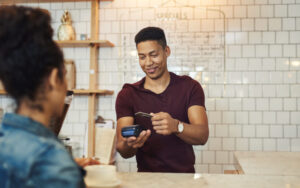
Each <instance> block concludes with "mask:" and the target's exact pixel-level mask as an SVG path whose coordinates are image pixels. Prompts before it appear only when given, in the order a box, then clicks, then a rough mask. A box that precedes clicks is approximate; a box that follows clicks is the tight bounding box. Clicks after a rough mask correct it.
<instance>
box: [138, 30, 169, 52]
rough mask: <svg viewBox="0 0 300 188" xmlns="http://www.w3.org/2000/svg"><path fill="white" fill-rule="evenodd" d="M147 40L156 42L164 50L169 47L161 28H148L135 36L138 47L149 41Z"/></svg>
mask: <svg viewBox="0 0 300 188" xmlns="http://www.w3.org/2000/svg"><path fill="white" fill-rule="evenodd" d="M147 40H155V41H157V42H158V43H159V44H160V45H161V46H162V47H163V48H165V47H166V46H167V40H166V36H165V33H164V30H162V29H161V28H159V27H146V28H144V29H142V30H140V31H139V32H138V33H137V34H136V35H135V39H134V41H135V44H136V46H137V45H138V44H139V43H140V42H144V41H147Z"/></svg>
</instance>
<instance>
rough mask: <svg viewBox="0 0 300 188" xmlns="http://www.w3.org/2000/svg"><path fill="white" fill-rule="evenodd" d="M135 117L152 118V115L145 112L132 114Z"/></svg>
mask: <svg viewBox="0 0 300 188" xmlns="http://www.w3.org/2000/svg"><path fill="white" fill-rule="evenodd" d="M134 115H135V116H140V117H146V118H152V115H150V114H148V113H145V112H137V113H135V114H134Z"/></svg>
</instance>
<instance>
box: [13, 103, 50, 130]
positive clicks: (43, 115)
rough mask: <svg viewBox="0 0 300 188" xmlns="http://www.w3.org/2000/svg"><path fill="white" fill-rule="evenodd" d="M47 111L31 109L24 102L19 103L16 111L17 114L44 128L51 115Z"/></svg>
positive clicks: (47, 124)
mask: <svg viewBox="0 0 300 188" xmlns="http://www.w3.org/2000/svg"><path fill="white" fill-rule="evenodd" d="M47 111H48V109H45V108H43V110H42V111H41V110H40V109H38V108H32V107H31V106H30V105H28V103H26V102H21V104H20V106H19V108H18V110H17V114H20V115H23V116H26V117H29V118H31V119H32V120H34V121H37V122H39V123H41V124H43V125H44V126H46V127H48V126H49V122H50V118H51V115H50V114H49V113H48V112H47Z"/></svg>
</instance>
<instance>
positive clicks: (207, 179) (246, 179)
mask: <svg viewBox="0 0 300 188" xmlns="http://www.w3.org/2000/svg"><path fill="white" fill-rule="evenodd" d="M118 177H119V179H120V180H121V185H120V186H119V188H186V187H187V188H210V187H211V188H218V187H220V188H248V187H249V188H260V187H263V188H267V187H270V188H277V187H278V188H299V187H300V177H299V176H257V175H225V174H175V173H118Z"/></svg>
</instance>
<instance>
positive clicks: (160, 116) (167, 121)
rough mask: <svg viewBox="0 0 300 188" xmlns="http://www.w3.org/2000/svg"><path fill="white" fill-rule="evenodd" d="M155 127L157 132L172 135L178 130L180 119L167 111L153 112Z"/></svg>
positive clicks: (152, 119)
mask: <svg viewBox="0 0 300 188" xmlns="http://www.w3.org/2000/svg"><path fill="white" fill-rule="evenodd" d="M151 115H152V116H153V117H152V118H151V121H152V125H153V129H154V130H155V131H156V133H157V134H162V135H170V134H172V133H176V132H177V129H178V128H177V126H178V123H179V121H178V120H176V119H174V118H172V117H171V115H170V114H168V113H166V112H159V113H156V114H154V113H151Z"/></svg>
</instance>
